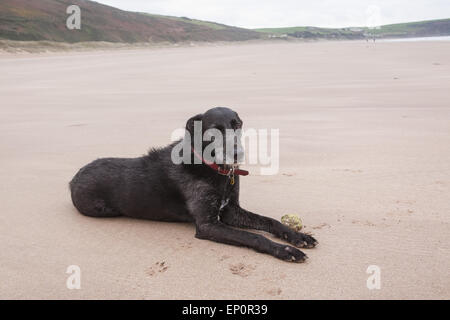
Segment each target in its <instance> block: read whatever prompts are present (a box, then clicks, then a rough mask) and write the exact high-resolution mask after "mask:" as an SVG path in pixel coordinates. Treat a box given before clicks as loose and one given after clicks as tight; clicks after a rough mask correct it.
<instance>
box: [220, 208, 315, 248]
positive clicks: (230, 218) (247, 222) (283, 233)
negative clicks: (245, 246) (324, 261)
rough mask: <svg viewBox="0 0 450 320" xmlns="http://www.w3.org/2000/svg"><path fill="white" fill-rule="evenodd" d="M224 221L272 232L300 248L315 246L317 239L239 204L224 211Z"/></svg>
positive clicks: (239, 226) (233, 224)
mask: <svg viewBox="0 0 450 320" xmlns="http://www.w3.org/2000/svg"><path fill="white" fill-rule="evenodd" d="M221 219H222V221H223V222H224V223H225V224H228V225H230V226H233V227H238V228H250V229H256V230H262V231H266V232H269V233H272V234H273V235H275V236H276V237H278V238H280V239H284V240H286V241H287V242H289V243H291V244H293V245H294V246H296V247H300V248H313V247H315V246H316V245H317V243H318V242H317V240H316V239H314V238H313V237H312V236H310V235H307V234H304V233H301V232H296V231H294V230H292V229H290V228H289V227H287V226H285V225H284V224H282V223H281V222H279V221H277V220H275V219H272V218H268V217H264V216H261V215H258V214H256V213H253V212H250V211H247V210H245V209H242V208H241V207H238V206H231V207H229V208H228V209H227V210H225V211H224V212H223V213H222V216H221Z"/></svg>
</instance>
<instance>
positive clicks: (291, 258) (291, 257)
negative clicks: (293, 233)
mask: <svg viewBox="0 0 450 320" xmlns="http://www.w3.org/2000/svg"><path fill="white" fill-rule="evenodd" d="M275 257H277V258H278V259H281V260H284V261H288V262H305V260H306V259H308V257H307V256H306V254H304V253H303V252H301V251H300V250H298V249H296V248H294V247H291V246H283V245H282V246H280V247H278V248H277V250H276V252H275Z"/></svg>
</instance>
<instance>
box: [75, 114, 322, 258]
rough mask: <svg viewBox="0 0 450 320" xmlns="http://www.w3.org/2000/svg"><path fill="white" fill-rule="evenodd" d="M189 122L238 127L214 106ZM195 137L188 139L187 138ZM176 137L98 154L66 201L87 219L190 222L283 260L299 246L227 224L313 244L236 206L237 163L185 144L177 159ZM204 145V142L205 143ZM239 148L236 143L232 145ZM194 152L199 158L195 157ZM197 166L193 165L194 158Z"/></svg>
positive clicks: (208, 234) (204, 232) (199, 230)
mask: <svg viewBox="0 0 450 320" xmlns="http://www.w3.org/2000/svg"><path fill="white" fill-rule="evenodd" d="M194 121H201V125H202V130H203V131H205V130H206V129H210V128H215V129H217V130H220V131H221V132H224V131H225V130H226V129H233V130H237V129H240V128H241V127H242V121H241V119H240V118H239V116H238V114H237V113H236V112H234V111H232V110H231V109H228V108H213V109H210V110H208V111H207V112H205V113H204V114H199V115H197V116H194V117H192V118H191V119H189V120H188V121H187V124H186V134H190V135H193V131H194ZM192 140H193V139H192ZM177 143H178V144H179V143H180V142H175V143H173V144H171V145H169V146H167V147H165V148H161V149H152V150H151V151H150V152H149V153H148V154H147V155H145V156H143V157H140V158H132V159H125V158H104V159H98V160H95V161H93V162H91V163H90V164H88V165H86V166H85V167H83V168H81V169H80V171H79V172H78V173H77V174H76V175H75V177H74V178H73V179H72V181H71V182H70V190H71V195H72V201H73V204H74V205H75V207H76V208H77V209H78V210H79V211H80V212H81V213H82V214H84V215H86V216H91V217H117V216H127V217H133V218H142V219H150V220H160V221H179V222H194V223H195V225H196V235H195V236H196V237H197V238H200V239H208V240H213V241H217V242H222V243H228V244H232V245H237V246H246V247H250V248H253V249H255V250H256V251H258V252H263V253H268V254H271V255H273V256H275V257H277V258H279V259H283V260H286V261H295V262H303V261H304V260H305V259H306V255H305V254H304V253H303V252H301V251H300V250H298V249H296V248H294V247H292V246H289V245H282V244H279V243H276V242H273V241H271V240H269V239H267V238H265V237H263V236H262V235H259V234H255V233H251V232H247V231H243V230H237V229H235V228H232V227H239V228H251V229H257V230H264V231H267V232H270V233H272V234H274V235H275V236H277V237H279V238H281V239H283V240H285V241H287V242H289V243H291V244H293V245H294V246H296V247H300V248H312V247H314V246H315V245H316V244H317V241H316V240H315V239H314V238H313V237H311V236H309V235H306V234H303V233H299V232H295V231H293V230H292V229H290V228H288V227H287V226H285V225H283V224H281V223H280V222H278V221H276V220H274V219H271V218H267V217H264V216H260V215H257V214H255V213H252V212H249V211H247V210H245V209H242V208H241V207H240V206H239V175H240V174H245V173H246V172H244V171H243V170H239V169H235V166H230V165H226V164H225V165H217V164H216V163H210V162H206V161H205V160H204V159H203V158H202V156H201V152H197V150H198V149H196V148H194V142H193V141H192V142H191V141H190V140H188V139H186V138H185V139H183V140H181V143H189V148H186V149H184V150H189V151H188V152H189V158H190V160H191V163H190V164H189V163H181V164H175V163H174V162H173V161H172V157H171V154H172V150H173V148H174V147H175V146H176V145H177ZM203 147H204V145H203ZM233 152H234V153H236V152H238V151H237V148H235V150H233ZM199 157H200V160H203V161H198V160H199V159H198V158H199ZM195 158H197V162H201V164H194V160H195Z"/></svg>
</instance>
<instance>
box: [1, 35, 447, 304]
mask: <svg viewBox="0 0 450 320" xmlns="http://www.w3.org/2000/svg"><path fill="white" fill-rule="evenodd" d="M0 71H1V73H0V97H1V100H0V101H1V106H0V108H1V109H0V110H1V118H0V155H1V157H0V181H1V190H0V198H1V199H0V203H1V205H0V208H1V213H0V219H1V220H0V262H1V266H0V298H17V299H22V298H38V299H41V298H62V299H78V298H89V299H91V298H136V299H161V298H167V299H176V298H199V299H206V298H218V299H226V298H231V299H253V298H260V299H272V298H275V299H304V298H313V299H316V298H331V299H336V298H344V299H352V298H368V299H379V298H388V299H390V298H401V299H402V298H432V299H442V298H446V299H449V298H450V272H449V270H450V215H449V213H450V103H449V95H450V42H423V43H421V42H414V43H377V44H375V45H374V44H371V43H369V44H366V43H365V42H324V43H279V44H273V43H272V44H249V45H236V46H234V45H228V46H219V47H216V46H211V47H197V48H195V47H194V48H170V49H153V50H131V51H117V52H92V53H61V54H53V55H49V56H47V55H20V56H14V55H8V56H3V57H1V58H0ZM217 105H225V106H231V107H233V108H234V109H236V110H237V111H238V112H239V113H240V115H241V118H243V119H244V122H245V126H246V127H247V128H248V127H252V128H279V129H280V144H281V147H280V148H281V152H280V153H281V160H280V161H281V163H280V172H279V174H278V175H274V176H261V175H258V172H259V171H258V170H256V169H255V168H253V169H252V172H253V173H255V174H253V175H251V176H249V177H246V178H243V179H242V186H241V202H242V205H243V206H244V207H246V208H248V209H250V210H252V211H255V212H258V213H261V214H264V215H267V216H271V217H273V218H276V219H279V218H280V217H281V216H282V215H283V214H285V213H298V214H300V216H301V217H302V218H303V220H304V223H305V225H306V230H307V231H311V232H313V233H314V235H315V236H316V237H317V239H318V240H319V241H320V245H319V246H318V247H317V248H316V249H314V250H308V251H307V254H308V255H309V257H310V259H309V260H308V262H307V263H305V264H293V263H286V262H282V261H279V260H277V259H275V258H272V257H270V256H268V255H264V254H259V253H256V252H254V251H252V250H250V249H246V248H238V247H233V246H228V245H224V244H219V243H214V242H211V241H205V240H198V239H195V238H194V227H193V226H192V225H189V224H171V223H161V222H152V221H140V220H132V219H126V218H116V219H93V218H88V217H84V216H82V215H80V214H78V213H77V211H76V210H75V209H74V207H73V206H72V203H71V200H70V196H69V192H68V186H67V184H68V181H69V180H70V179H71V178H72V176H73V175H74V174H75V172H76V171H77V170H78V168H80V167H81V166H83V165H84V164H86V163H87V162H89V161H91V160H93V159H95V158H98V157H104V156H121V157H134V156H139V155H141V154H143V153H145V152H146V150H147V149H148V148H149V147H150V146H161V145H165V144H167V143H168V142H169V140H170V134H171V132H172V130H174V129H175V128H178V127H182V126H183V125H184V124H185V121H186V119H187V118H188V117H189V116H191V115H193V114H196V113H199V112H202V111H204V110H206V109H208V108H209V107H211V106H217ZM162 262H164V265H163V266H161V263H162ZM69 265H78V266H80V268H81V272H82V277H81V281H82V282H81V289H80V290H69V289H67V288H66V279H67V277H68V274H66V273H65V272H66V268H67V267H68V266H69ZM369 265H378V266H379V267H380V269H381V289H380V290H369V289H367V287H366V279H367V277H368V276H369V275H368V274H366V269H367V267H368V266H369Z"/></svg>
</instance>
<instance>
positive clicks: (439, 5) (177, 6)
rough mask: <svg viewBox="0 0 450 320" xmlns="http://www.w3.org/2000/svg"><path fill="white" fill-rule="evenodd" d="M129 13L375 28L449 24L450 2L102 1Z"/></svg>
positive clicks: (251, 24)
mask: <svg viewBox="0 0 450 320" xmlns="http://www.w3.org/2000/svg"><path fill="white" fill-rule="evenodd" d="M97 2H100V3H104V4H108V5H110V6H113V7H116V8H119V9H123V10H129V11H140V12H149V13H157V14H163V15H171V16H185V17H189V18H195V19H201V20H208V21H214V22H219V23H224V24H228V25H233V26H239V27H245V28H261V27H286V26H289V27H291V26H318V27H348V26H367V25H369V26H371V25H370V24H373V23H374V21H376V22H377V23H379V24H389V23H398V22H408V21H419V20H428V19H439V18H450V0H98V1H97Z"/></svg>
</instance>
